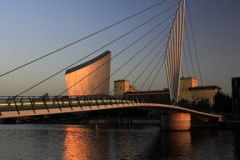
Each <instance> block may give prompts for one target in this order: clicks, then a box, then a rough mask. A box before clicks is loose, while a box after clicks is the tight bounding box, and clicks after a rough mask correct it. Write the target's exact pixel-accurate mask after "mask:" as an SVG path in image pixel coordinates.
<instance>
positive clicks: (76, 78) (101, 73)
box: [65, 51, 111, 96]
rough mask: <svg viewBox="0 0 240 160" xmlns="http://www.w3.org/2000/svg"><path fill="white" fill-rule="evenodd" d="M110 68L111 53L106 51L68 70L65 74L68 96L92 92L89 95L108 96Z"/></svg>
mask: <svg viewBox="0 0 240 160" xmlns="http://www.w3.org/2000/svg"><path fill="white" fill-rule="evenodd" d="M110 66H111V52H110V51H106V52H104V53H102V54H101V55H99V56H97V57H95V58H93V59H91V60H89V61H87V62H85V63H83V64H81V65H78V66H76V67H73V68H70V69H68V70H67V71H66V74H65V79H66V84H67V88H69V89H68V95H69V96H75V95H80V96H81V95H88V94H89V93H90V92H92V91H93V92H92V93H91V94H90V95H93V94H106V95H108V94H109V84H110V79H109V77H110ZM98 68H99V69H98ZM96 69H97V70H96ZM95 70H96V71H95ZM101 83H102V84H101ZM100 84H101V85H100Z"/></svg>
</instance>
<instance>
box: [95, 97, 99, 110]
mask: <svg viewBox="0 0 240 160" xmlns="http://www.w3.org/2000/svg"><path fill="white" fill-rule="evenodd" d="M94 99H95V101H96V105H97V106H98V108H99V105H98V103H97V98H96V97H95V96H94Z"/></svg>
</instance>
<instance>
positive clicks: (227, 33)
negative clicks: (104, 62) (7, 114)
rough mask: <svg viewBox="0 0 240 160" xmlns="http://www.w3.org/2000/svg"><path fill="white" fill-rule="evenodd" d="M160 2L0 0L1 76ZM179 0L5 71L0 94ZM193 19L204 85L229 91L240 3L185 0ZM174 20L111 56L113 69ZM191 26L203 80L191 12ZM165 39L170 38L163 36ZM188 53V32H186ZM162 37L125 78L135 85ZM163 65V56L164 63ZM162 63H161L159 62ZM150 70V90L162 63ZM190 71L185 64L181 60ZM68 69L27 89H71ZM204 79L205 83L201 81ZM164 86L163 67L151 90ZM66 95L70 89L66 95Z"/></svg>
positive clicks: (235, 69)
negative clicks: (67, 83) (68, 81)
mask: <svg viewBox="0 0 240 160" xmlns="http://www.w3.org/2000/svg"><path fill="white" fill-rule="evenodd" d="M158 2H161V1H160V0H151V1H144V0H138V1H137V0H132V1H129V0H114V1H113V0H101V1H100V0H89V1H87V0H69V1H66V0H51V1H47V0H41V1H38V0H21V1H19V0H10V1H6V0H5V1H4V0H1V1H0V3H1V5H0V21H1V25H0V35H1V36H0V44H1V47H0V54H1V58H0V68H1V70H0V74H3V73H5V72H7V71H9V70H11V69H14V68H16V67H18V66H20V65H22V64H25V63H27V62H29V61H31V60H34V59H36V58H38V57H41V56H43V55H45V54H48V53H50V52H52V51H54V50H56V49H59V48H61V47H63V46H65V45H67V44H70V43H72V42H74V41H76V40H78V39H81V38H83V37H85V36H88V35H90V34H92V33H94V32H96V31H98V30H100V29H103V28H105V27H107V26H109V25H111V24H114V23H116V22H118V21H120V20H122V19H124V18H126V17H129V16H131V15H133V14H135V13H137V12H139V11H141V10H144V9H146V8H148V7H150V6H152V5H154V4H156V3H158ZM177 2H178V0H171V1H170V0H168V1H167V2H164V3H162V4H160V5H158V6H157V7H154V8H153V9H151V10H149V11H146V12H145V13H142V14H140V15H138V16H136V17H134V18H131V19H129V20H127V21H125V22H123V23H121V24H119V25H117V26H114V27H112V28H110V29H108V30H106V31H103V32H101V33H99V34H97V35H95V36H92V37H90V38H88V39H86V40H84V41H81V42H80V43H77V44H75V45H73V46H71V47H69V48H66V49H64V50H62V51H60V52H57V53H55V54H53V55H51V56H49V57H47V58H44V59H42V60H40V61H38V62H36V63H34V64H31V65H29V66H27V67H24V68H22V69H19V70H18V71H15V72H13V73H10V74H8V75H6V76H3V77H0V78H1V79H0V86H1V91H0V95H1V96H5V95H6V96H7V95H16V94H19V93H20V92H22V91H24V90H26V89H27V88H29V87H31V86H33V85H35V84H36V83H38V82H40V81H42V80H43V79H45V78H47V77H49V76H50V75H52V74H54V73H56V72H58V71H59V70H61V69H63V68H65V67H66V66H68V65H70V64H72V63H74V62H75V61H77V60H79V59H81V58H83V57H84V56H86V55H88V54H90V53H92V52H94V51H95V50H97V49H99V48H100V47H102V46H104V45H105V44H107V43H109V42H111V41H113V40H114V39H116V38H118V37H119V36H121V35H123V34H125V33H126V32H128V31H130V30H131V29H133V28H135V27H137V26H139V25H140V24H142V23H144V22H145V21H147V20H149V19H150V18H152V17H154V16H155V15H157V14H159V13H161V12H162V11H164V10H165V9H167V8H169V7H170V6H172V5H174V4H176V3H177ZM188 3H189V9H190V14H191V19H192V25H193V31H194V36H195V41H196V47H197V52H198V58H199V62H200V69H201V72H202V79H203V85H218V86H220V87H222V91H223V92H225V93H227V94H231V78H232V77H240V75H239V60H240V54H239V50H240V45H239V44H240V38H239V37H240V32H239V28H240V10H239V7H240V1H239V0H231V1H226V0H211V1H208V0H198V1H192V0H188ZM175 11H176V7H173V8H172V9H170V10H169V11H167V12H166V13H164V14H162V15H161V16H159V17H158V18H156V19H155V20H153V21H151V22H150V23H148V24H146V25H144V26H143V27H141V28H139V29H138V30H136V31H134V32H132V33H131V34H129V35H128V36H126V37H123V38H122V39H120V40H119V41H117V42H115V43H113V44H111V45H109V46H107V47H106V48H104V49H102V50H100V51H98V52H97V53H95V54H94V55H92V56H90V57H89V58H87V59H85V60H83V61H81V62H80V63H79V64H81V63H83V62H86V61H87V60H89V59H91V58H93V57H95V56H97V55H99V54H101V53H103V52H104V51H105V50H110V51H111V52H112V57H113V56H114V55H116V54H118V53H119V52H120V51H122V50H123V49H124V48H126V47H127V46H128V45H130V44H131V43H133V42H134V41H135V40H137V39H138V38H139V37H141V36H142V35H144V34H145V33H146V32H148V31H149V30H151V29H152V28H153V27H154V26H156V25H158V24H159V23H161V22H162V21H163V20H165V19H166V18H167V17H169V16H170V15H171V14H173V13H174V12H175ZM171 22H172V18H171V19H169V20H168V21H166V23H164V24H163V25H161V26H160V27H159V28H157V29H156V30H154V31H153V32H151V33H150V34H149V35H147V36H146V37H144V38H143V39H142V40H140V41H139V42H138V43H136V44H135V45H133V46H132V47H130V48H129V49H128V50H126V51H125V52H123V53H122V54H120V55H119V56H118V57H117V58H115V59H113V60H112V67H111V73H113V72H114V71H115V70H116V69H118V68H119V67H120V66H121V65H122V64H123V63H124V62H126V61H127V60H128V59H129V58H131V57H132V56H133V55H134V54H135V53H137V52H138V51H139V50H140V49H141V48H142V47H143V46H144V45H146V44H147V43H148V42H149V41H150V40H151V39H153V38H154V37H155V36H156V35H157V34H158V33H160V32H161V31H162V30H163V29H164V28H165V27H166V26H167V25H169V24H170V23H171ZM186 25H187V31H188V34H189V39H190V46H191V51H192V57H193V63H194V71H195V74H196V78H198V79H199V72H198V68H197V61H196V55H195V51H194V46H193V43H192V42H193V41H192V35H191V30H190V26H189V19H188V15H187V14H186ZM168 32H169V29H168V30H166V32H164V33H163V34H162V35H160V37H159V38H158V39H156V41H153V43H151V44H150V45H149V46H148V47H146V48H145V49H144V50H143V51H142V52H140V53H139V55H137V56H136V57H135V58H134V59H133V60H132V61H130V63H128V64H127V65H126V66H124V67H123V68H122V69H121V70H120V71H119V72H117V74H116V75H114V76H113V77H111V80H110V81H111V84H110V90H111V89H112V88H113V81H114V80H117V79H123V78H124V77H125V76H126V75H127V74H128V73H129V72H130V71H131V69H132V68H133V67H135V66H136V65H137V64H138V62H139V61H141V60H142V58H143V57H144V56H145V55H146V54H148V53H149V52H150V51H151V50H152V48H153V47H154V46H155V45H156V44H157V43H158V42H159V41H160V40H161V39H162V38H163V37H164V36H165V35H166V34H167V33H168ZM165 42H166V40H165ZM184 43H185V48H186V51H187V45H186V44H187V41H186V36H185V38H184ZM163 45H164V43H162V44H160V46H158V47H157V48H156V50H154V51H153V52H152V53H151V54H150V55H149V56H148V57H147V58H146V60H145V61H144V62H143V63H142V64H141V65H140V66H139V67H138V68H137V69H136V70H135V71H134V72H133V74H131V75H130V76H129V77H128V78H127V79H128V80H130V82H131V83H133V82H134V81H135V79H136V78H137V77H138V75H139V74H140V73H141V72H142V70H144V68H145V67H146V66H147V65H148V64H149V62H150V61H151V60H152V59H153V57H154V56H155V55H156V54H157V52H158V51H159V50H160V48H161V47H162V46H163ZM161 54H163V52H161V53H160V55H158V56H157V58H156V59H155V60H154V61H153V63H152V64H151V65H150V66H149V68H148V69H147V70H146V72H145V73H144V74H143V75H142V76H141V78H140V79H139V80H138V81H137V82H136V83H135V84H134V85H135V86H136V87H137V88H138V89H139V88H140V87H141V86H142V84H143V82H144V81H145V79H146V78H147V77H148V75H149V73H150V72H151V70H152V69H153V67H154V66H155V64H156V63H157V61H158V60H159V58H160V56H161ZM186 54H187V60H188V67H189V74H190V76H191V77H192V76H193V72H192V69H191V67H190V58H189V53H188V51H187V52H186ZM160 63H162V61H161V62H160ZM159 65H160V64H159ZM159 65H158V66H157V69H156V70H155V71H154V72H153V74H152V75H151V77H150V78H149V80H148V81H147V83H146V84H145V85H144V87H143V89H142V90H147V89H148V88H149V86H150V84H151V82H152V80H153V78H154V76H155V75H156V72H157V70H158V68H159V67H160V66H159ZM183 70H184V74H185V76H186V75H187V74H186V67H185V61H184V60H183ZM64 74H65V72H62V73H60V74H58V75H57V76H55V77H54V78H52V79H50V80H48V81H47V82H44V83H43V84H41V85H39V86H37V87H35V88H34V89H32V90H30V91H29V92H26V94H24V95H36V96H37V95H43V94H45V93H47V92H48V93H49V94H50V95H57V94H59V93H61V92H62V91H63V90H65V89H66V83H65V77H64ZM199 84H200V81H199ZM163 88H167V82H166V73H165V68H164V67H163V68H162V69H161V71H160V73H159V75H158V76H157V78H156V81H155V82H154V84H153V86H152V87H151V89H152V90H161V89H163ZM65 94H67V93H65Z"/></svg>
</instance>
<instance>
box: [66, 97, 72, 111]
mask: <svg viewBox="0 0 240 160" xmlns="http://www.w3.org/2000/svg"><path fill="white" fill-rule="evenodd" d="M70 100H71V98H69V97H67V101H68V104H69V107H70V108H71V110H72V111H73V109H72V105H71V103H70Z"/></svg>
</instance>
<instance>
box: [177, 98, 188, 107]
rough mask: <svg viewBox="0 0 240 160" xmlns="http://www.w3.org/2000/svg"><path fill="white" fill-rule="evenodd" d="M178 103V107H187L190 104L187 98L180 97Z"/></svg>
mask: <svg viewBox="0 0 240 160" xmlns="http://www.w3.org/2000/svg"><path fill="white" fill-rule="evenodd" d="M178 105H179V106H180V107H187V108H189V107H190V106H191V104H190V102H189V101H188V100H187V99H184V98H183V99H181V100H180V101H179V102H178Z"/></svg>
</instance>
